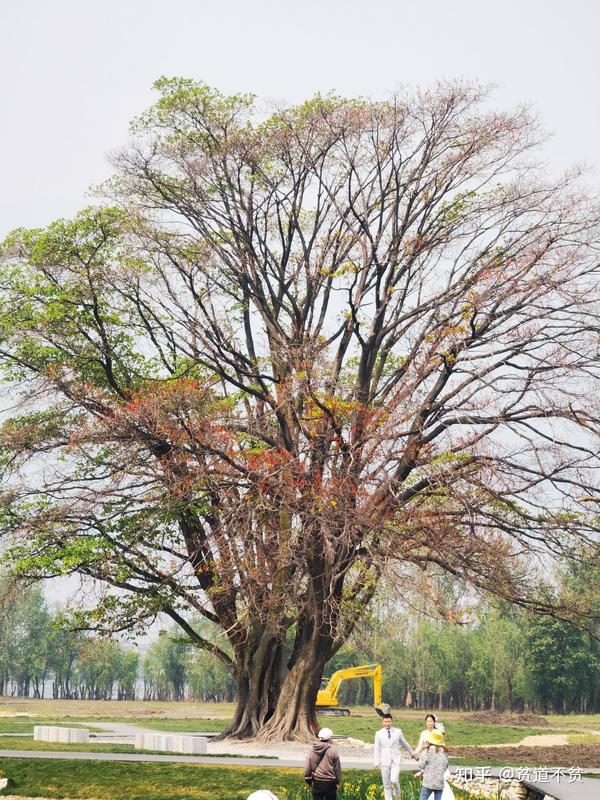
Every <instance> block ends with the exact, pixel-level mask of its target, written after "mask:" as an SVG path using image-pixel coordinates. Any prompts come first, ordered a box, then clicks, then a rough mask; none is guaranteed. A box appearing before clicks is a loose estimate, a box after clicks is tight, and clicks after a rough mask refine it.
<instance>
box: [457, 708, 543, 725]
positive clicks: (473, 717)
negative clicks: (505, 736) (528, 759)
mask: <svg viewBox="0 0 600 800" xmlns="http://www.w3.org/2000/svg"><path fill="white" fill-rule="evenodd" d="M463 719H464V721H465V722H481V723H483V724H484V725H510V726H511V727H513V728H549V727H550V723H549V722H548V720H547V719H545V718H544V717H538V715H537V714H501V713H500V712H498V711H476V712H475V713H474V714H468V715H467V716H465V717H463Z"/></svg>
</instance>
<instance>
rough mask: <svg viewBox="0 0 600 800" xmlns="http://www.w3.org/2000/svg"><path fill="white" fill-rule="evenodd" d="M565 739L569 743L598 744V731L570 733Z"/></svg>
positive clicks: (599, 735)
mask: <svg viewBox="0 0 600 800" xmlns="http://www.w3.org/2000/svg"><path fill="white" fill-rule="evenodd" d="M567 740H568V742H569V744H600V733H595V734H594V733H572V734H571V735H570V736H568V737H567Z"/></svg>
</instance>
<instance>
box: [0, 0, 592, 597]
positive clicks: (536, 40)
mask: <svg viewBox="0 0 600 800" xmlns="http://www.w3.org/2000/svg"><path fill="white" fill-rule="evenodd" d="M0 30H1V32H2V33H1V40H0V92H1V94H0V109H1V111H0V114H1V116H0V176H1V191H0V238H2V237H3V236H4V235H5V234H6V233H7V232H8V231H10V230H11V229H12V228H14V227H16V226H25V227H35V226H41V225H45V224H47V223H49V222H50V221H52V220H53V219H55V218H57V217H60V216H69V215H72V214H74V213H75V212H76V211H77V209H79V208H80V207H81V206H82V205H84V204H85V203H87V202H89V197H87V198H86V193H87V191H88V188H89V187H90V186H91V185H93V184H96V183H98V182H99V181H101V180H102V179H103V178H105V177H107V176H108V174H109V172H110V170H109V167H108V165H107V163H106V154H107V152H109V151H110V150H111V149H114V148H118V147H119V146H120V145H122V144H124V143H125V142H126V140H127V136H128V123H129V121H130V120H131V119H132V118H133V117H134V116H136V115H137V114H139V113H140V112H141V111H142V110H143V109H144V108H146V107H147V106H148V105H149V104H150V103H151V102H152V101H153V93H152V91H151V85H152V82H153V81H154V80H155V79H156V78H157V77H159V76H160V75H163V74H166V75H169V76H173V75H183V76H186V77H192V78H195V79H199V80H204V81H206V82H207V83H209V84H211V85H213V86H215V87H217V88H219V89H221V90H222V91H224V92H236V91H251V92H254V93H255V94H257V95H259V96H260V97H262V98H266V99H277V100H290V101H300V100H302V99H305V98H306V97H308V96H310V95H312V94H313V93H314V92H316V91H322V92H326V91H328V90H330V89H333V90H336V91H337V92H339V93H341V94H345V95H357V94H363V95H371V96H382V95H385V94H386V93H388V92H391V91H393V90H394V89H396V88H398V86H400V85H401V84H412V85H416V84H418V85H421V86H425V85H428V84H431V83H432V82H433V81H435V80H436V79H439V78H452V77H466V78H473V79H478V80H479V81H481V82H484V83H487V82H493V83H496V84H498V87H499V88H498V92H497V102H498V104H499V105H502V106H507V105H513V104H517V103H521V102H529V103H532V104H533V105H534V106H535V107H536V109H537V111H538V113H539V116H540V117H541V119H542V121H543V123H544V126H545V127H546V128H547V129H548V130H550V131H552V132H553V133H554V137H553V139H552V141H551V142H550V144H549V145H548V147H547V150H546V155H547V159H548V161H549V162H550V164H551V165H552V167H553V168H556V169H561V168H563V167H566V166H568V165H569V164H571V163H573V162H582V161H584V162H588V163H590V164H592V165H598V164H600V156H599V153H598V143H599V142H600V92H599V90H598V87H599V85H600V80H599V79H600V57H599V55H598V53H599V48H598V42H597V39H598V32H599V30H600V4H598V3H595V2H590V0H570V1H569V2H567V1H566V0H503V1H502V2H499V1H498V0H495V1H494V2H492V1H491V0H487V1H486V0H451V2H450V1H445V0H421V2H416V0H362V2H359V0H320V2H318V1H317V0H294V1H293V2H291V0H279V1H278V2H277V1H276V0H221V2H220V3H218V2H216V1H215V0H212V1H211V2H207V1H206V0H169V1H168V2H167V0H162V2H158V0H102V2H92V1H91V0H87V1H86V0H0ZM591 180H593V181H594V182H595V183H597V184H598V183H600V171H599V172H597V173H596V174H595V175H593V176H592V179H591ZM61 586H62V587H63V588H64V586H65V584H61ZM57 593H59V592H57ZM51 594H52V592H51Z"/></svg>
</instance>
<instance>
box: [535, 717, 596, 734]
mask: <svg viewBox="0 0 600 800" xmlns="http://www.w3.org/2000/svg"><path fill="white" fill-rule="evenodd" d="M546 719H547V720H548V722H549V723H550V725H552V726H556V727H557V728H570V729H571V730H574V731H575V730H577V731H583V732H585V731H593V730H596V731H600V714H548V715H547V716H546Z"/></svg>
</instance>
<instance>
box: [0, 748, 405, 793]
mask: <svg viewBox="0 0 600 800" xmlns="http://www.w3.org/2000/svg"><path fill="white" fill-rule="evenodd" d="M0 767H2V769H3V770H4V772H5V773H6V775H7V776H8V777H9V785H8V786H7V788H6V789H5V790H4V791H3V792H0V796H1V795H2V794H19V795H26V796H27V795H28V796H31V797H36V796H43V797H51V798H61V797H77V798H83V799H84V800H87V798H94V800H115V798H119V800H187V799H188V798H190V799H191V798H193V799H194V800H246V798H247V796H248V794H250V792H252V791H253V790H255V789H261V788H262V789H266V788H268V789H270V790H271V791H273V792H275V794H277V795H278V796H279V797H280V800H283V798H285V796H286V795H285V792H290V793H292V792H293V793H294V794H295V793H297V792H299V791H300V790H301V789H302V786H303V783H304V782H303V779H302V775H301V773H300V770H297V769H274V768H269V769H268V770H267V769H265V768H264V767H262V768H254V767H234V768H232V767H229V766H228V767H224V766H215V767H211V766H205V765H202V766H197V765H195V764H151V763H143V762H140V763H136V764H125V763H119V762H112V763H105V762H98V761H96V762H89V761H88V762H78V761H46V760H42V759H30V760H27V761H26V760H21V759H10V758H4V759H0ZM362 779H366V780H367V781H368V782H369V783H372V784H377V785H379V784H380V781H379V778H378V775H377V773H375V772H372V771H366V770H349V771H348V772H347V774H346V776H345V780H346V781H351V782H353V783H355V782H357V781H360V780H362ZM402 785H403V795H402V796H403V800H413V798H417V797H418V791H417V790H418V784H417V783H416V782H415V781H414V780H413V779H412V778H410V777H409V776H406V775H404V776H403V777H402Z"/></svg>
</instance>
